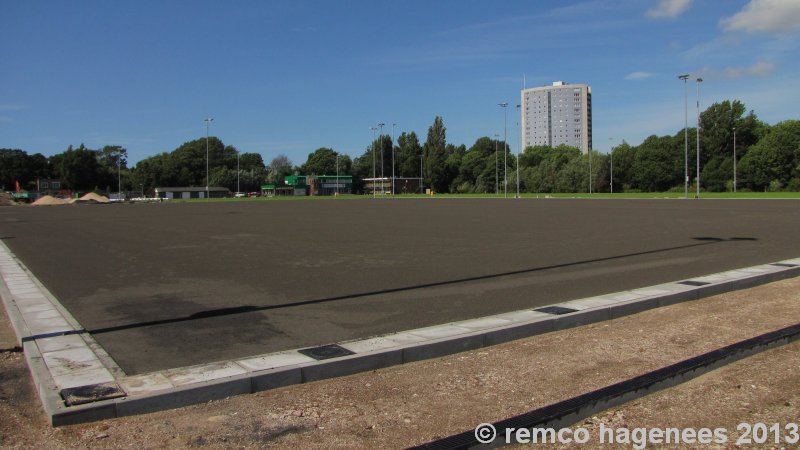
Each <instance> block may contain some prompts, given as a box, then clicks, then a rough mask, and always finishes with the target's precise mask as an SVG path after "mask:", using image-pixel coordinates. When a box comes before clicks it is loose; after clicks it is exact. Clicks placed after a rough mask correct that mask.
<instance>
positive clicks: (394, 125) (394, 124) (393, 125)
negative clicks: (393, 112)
mask: <svg viewBox="0 0 800 450" xmlns="http://www.w3.org/2000/svg"><path fill="white" fill-rule="evenodd" d="M396 126H397V124H396V123H393V124H392V197H394V127H396Z"/></svg>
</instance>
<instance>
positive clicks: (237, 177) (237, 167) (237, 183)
mask: <svg viewBox="0 0 800 450" xmlns="http://www.w3.org/2000/svg"><path fill="white" fill-rule="evenodd" d="M240 172H241V170H240V169H239V150H236V193H237V194H238V193H240V192H242V189H241V186H240V184H239V173H240Z"/></svg>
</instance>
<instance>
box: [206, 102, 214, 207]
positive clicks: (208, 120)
mask: <svg viewBox="0 0 800 450" xmlns="http://www.w3.org/2000/svg"><path fill="white" fill-rule="evenodd" d="M204 120H205V122H206V201H208V128H209V126H211V122H213V121H214V118H213V117H209V118H207V119H204Z"/></svg>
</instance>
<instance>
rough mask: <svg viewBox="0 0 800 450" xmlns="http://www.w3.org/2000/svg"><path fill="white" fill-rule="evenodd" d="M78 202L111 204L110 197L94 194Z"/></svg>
mask: <svg viewBox="0 0 800 450" xmlns="http://www.w3.org/2000/svg"><path fill="white" fill-rule="evenodd" d="M78 201H80V202H89V203H109V200H108V197H105V196H102V195H98V194H95V193H94V192H89V193H88V194H86V195H84V196H83V197H81V198H79V199H78Z"/></svg>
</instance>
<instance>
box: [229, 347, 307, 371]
mask: <svg viewBox="0 0 800 450" xmlns="http://www.w3.org/2000/svg"><path fill="white" fill-rule="evenodd" d="M311 362H316V360H315V359H314V358H311V357H310V356H306V355H303V354H301V353H297V352H296V351H290V352H280V353H273V354H271V355H265V356H257V357H255V358H245V359H237V360H236V364H238V365H240V366H242V367H244V368H245V369H247V370H250V371H258V370H268V369H274V368H277V367H285V366H294V365H297V364H306V363H311Z"/></svg>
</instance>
